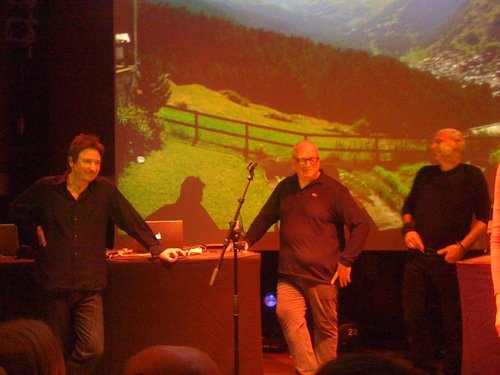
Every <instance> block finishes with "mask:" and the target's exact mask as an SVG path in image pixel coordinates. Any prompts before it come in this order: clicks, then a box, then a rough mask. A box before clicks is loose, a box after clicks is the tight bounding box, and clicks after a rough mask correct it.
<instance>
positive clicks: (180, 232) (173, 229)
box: [146, 220, 184, 249]
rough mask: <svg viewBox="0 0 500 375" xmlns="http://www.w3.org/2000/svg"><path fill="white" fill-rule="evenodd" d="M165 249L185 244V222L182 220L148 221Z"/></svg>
mask: <svg viewBox="0 0 500 375" xmlns="http://www.w3.org/2000/svg"><path fill="white" fill-rule="evenodd" d="M146 224H148V225H149V227H150V228H151V230H152V231H153V233H154V234H155V237H156V238H157V239H158V240H159V241H160V244H161V246H162V247H163V248H164V249H168V248H179V249H182V248H183V246H184V222H183V221H182V220H156V221H151V220H150V221H146Z"/></svg>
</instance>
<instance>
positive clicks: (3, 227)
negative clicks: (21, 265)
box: [0, 224, 19, 256]
mask: <svg viewBox="0 0 500 375" xmlns="http://www.w3.org/2000/svg"><path fill="white" fill-rule="evenodd" d="M17 249H19V236H18V233H17V226H16V225H15V224H0V254H1V255H3V256H14V255H16V253H17Z"/></svg>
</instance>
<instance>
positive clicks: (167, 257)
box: [158, 249, 185, 263]
mask: <svg viewBox="0 0 500 375" xmlns="http://www.w3.org/2000/svg"><path fill="white" fill-rule="evenodd" d="M179 254H180V255H185V254H184V251H182V250H181V249H165V250H163V251H162V252H161V253H160V254H158V258H160V259H161V260H164V261H166V262H169V263H174V262H175V261H177V259H179Z"/></svg>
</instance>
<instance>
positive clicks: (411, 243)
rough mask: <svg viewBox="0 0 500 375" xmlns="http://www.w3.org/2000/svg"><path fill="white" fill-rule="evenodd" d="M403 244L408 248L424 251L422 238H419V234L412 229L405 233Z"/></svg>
mask: <svg viewBox="0 0 500 375" xmlns="http://www.w3.org/2000/svg"><path fill="white" fill-rule="evenodd" d="M405 244H406V246H407V247H408V249H416V250H420V251H421V252H424V248H425V246H424V242H423V241H422V238H420V235H419V234H418V233H417V232H416V231H414V230H412V231H410V232H408V233H406V235H405Z"/></svg>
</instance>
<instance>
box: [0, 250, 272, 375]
mask: <svg viewBox="0 0 500 375" xmlns="http://www.w3.org/2000/svg"><path fill="white" fill-rule="evenodd" d="M219 255H220V252H207V253H204V254H200V255H191V256H189V257H185V258H181V259H179V260H178V261H177V262H176V263H172V264H171V263H163V262H161V261H160V260H158V259H152V258H150V257H144V256H134V257H121V258H115V259H111V260H109V261H108V286H107V288H106V289H105V291H104V295H103V298H104V319H105V335H106V337H105V340H106V341H105V353H104V356H103V358H102V361H101V364H100V366H99V368H98V371H97V373H102V374H106V375H114V374H119V373H120V371H121V370H122V368H123V366H124V364H125V363H126V361H127V360H128V358H129V357H130V356H131V355H133V354H135V353H136V352H138V351H140V350H142V349H144V348H146V347H148V346H151V345H161V344H164V345H185V346H192V347H195V348H197V349H200V350H202V351H204V352H205V353H207V354H208V355H209V356H210V357H211V358H212V359H213V360H214V361H215V363H216V364H217V365H218V366H219V368H220V370H221V373H222V374H224V375H233V374H234V373H235V371H234V348H235V345H234V330H233V320H234V316H233V311H234V310H233V300H234V298H233V297H234V288H233V260H234V258H233V253H232V252H227V253H226V254H225V256H224V259H223V262H222V264H221V267H220V270H219V272H218V275H217V278H216V279H215V283H214V285H213V286H210V285H209V282H210V279H211V277H212V273H213V270H214V269H215V267H216V265H217V263H218V259H219ZM260 266H261V257H260V254H258V253H254V252H248V253H238V276H239V277H238V280H239V283H238V286H239V290H238V295H239V304H238V305H239V317H238V320H239V330H238V333H239V340H238V342H239V373H240V374H241V375H261V374H262V372H263V371H262V329H261V315H260ZM32 267H33V262H32V261H29V260H28V261H22V260H15V259H13V258H0V321H1V320H7V319H13V318H19V317H30V316H31V317H33V316H37V313H38V311H37V304H36V294H35V288H34V283H33V279H32V277H31V270H32Z"/></svg>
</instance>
